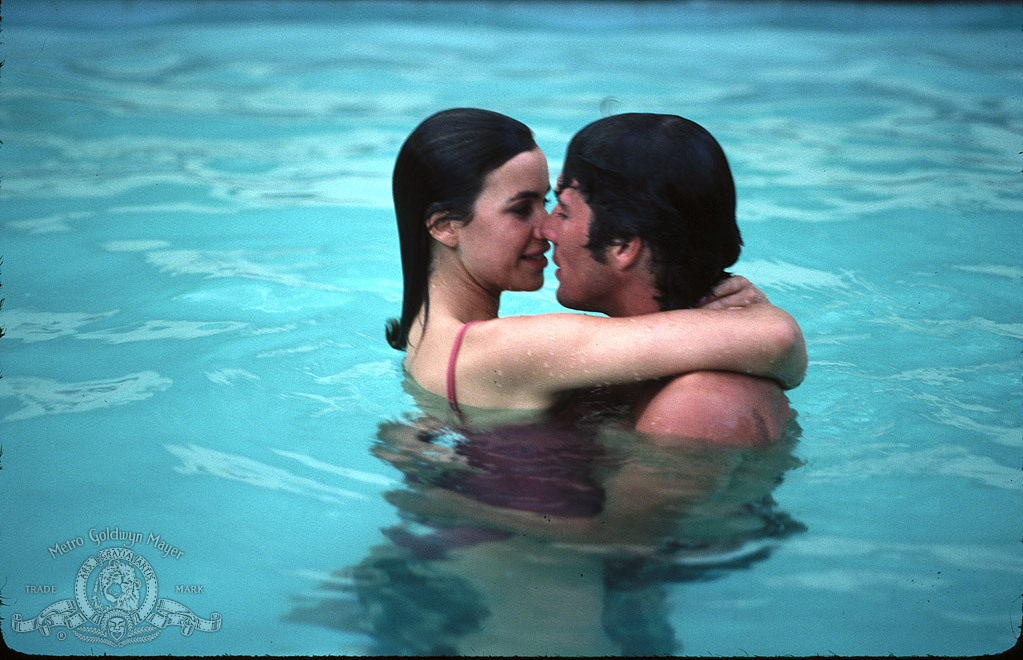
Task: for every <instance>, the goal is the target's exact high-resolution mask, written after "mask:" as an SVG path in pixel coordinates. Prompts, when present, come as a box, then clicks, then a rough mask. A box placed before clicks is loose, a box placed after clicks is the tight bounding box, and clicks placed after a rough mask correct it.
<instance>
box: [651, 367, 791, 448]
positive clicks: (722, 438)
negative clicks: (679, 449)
mask: <svg viewBox="0 0 1023 660" xmlns="http://www.w3.org/2000/svg"><path fill="white" fill-rule="evenodd" d="M635 412H636V429H637V430H638V431H642V432H644V433H648V434H652V435H655V436H659V437H661V438H662V439H663V440H664V441H666V442H669V441H670V439H669V437H671V436H674V437H678V438H697V439H703V440H710V441H713V442H720V443H722V444H729V445H744V446H749V445H761V444H766V443H769V442H771V441H773V440H775V439H776V438H777V437H778V436H779V435H780V434H781V432H782V430H783V429H784V427H785V424H786V422H787V421H788V419H789V416H790V415H791V410H790V409H789V402H788V399H787V398H786V396H785V393H784V392H783V391H782V389H781V388H780V387H779V386H778V385H777V383H775V382H774V381H772V380H769V379H766V378H757V377H754V376H746V375H743V374H736V373H727V372H722V371H699V372H694V373H689V374H683V375H682V376H677V377H676V378H674V379H672V380H670V381H668V382H667V383H665V384H663V385H662V386H660V387H658V388H655V389H653V390H651V391H650V392H648V393H647V394H646V395H645V396H644V397H642V398H641V400H640V401H639V402H637V405H636V409H635Z"/></svg>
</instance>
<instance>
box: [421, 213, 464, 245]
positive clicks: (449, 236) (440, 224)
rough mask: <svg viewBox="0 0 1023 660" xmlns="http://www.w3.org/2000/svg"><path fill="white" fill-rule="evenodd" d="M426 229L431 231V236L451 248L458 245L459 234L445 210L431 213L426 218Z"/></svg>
mask: <svg viewBox="0 0 1023 660" xmlns="http://www.w3.org/2000/svg"><path fill="white" fill-rule="evenodd" d="M426 230H427V231H429V232H430V236H433V237H434V239H436V240H437V241H439V242H441V243H443V244H444V245H446V246H448V247H449V248H453V247H457V246H458V234H457V233H456V232H455V225H454V222H453V221H452V220H451V216H450V215H449V214H447V213H444V212H443V211H438V212H436V213H431V214H430V217H428V218H427V219H426Z"/></svg>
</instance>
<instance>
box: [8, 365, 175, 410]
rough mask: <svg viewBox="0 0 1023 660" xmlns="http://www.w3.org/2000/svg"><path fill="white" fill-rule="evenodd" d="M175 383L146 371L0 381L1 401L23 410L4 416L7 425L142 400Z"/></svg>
mask: <svg viewBox="0 0 1023 660" xmlns="http://www.w3.org/2000/svg"><path fill="white" fill-rule="evenodd" d="M171 383H172V381H171V380H170V379H169V378H164V377H163V376H161V375H160V374H158V373H156V372H155V371H142V372H138V373H133V374H127V375H125V376H121V377H118V378H108V379H102V380H87V381H78V382H72V383H68V382H63V381H59V380H53V379H50V378H36V377H32V376H9V377H5V378H3V379H0V398H4V397H14V398H17V399H18V400H19V401H20V402H21V408H19V409H18V410H15V411H14V412H13V413H11V414H9V415H7V416H6V417H4V421H5V422H12V421H18V420H24V419H31V418H33V417H39V416H40V415H56V414H64V413H79V412H86V411H89V410H96V409H99V408H110V407H112V406H121V405H124V404H127V403H132V402H135V401H142V400H144V399H148V398H150V397H152V396H153V395H154V394H156V393H157V392H162V391H164V390H166V389H167V388H169V387H170V386H171Z"/></svg>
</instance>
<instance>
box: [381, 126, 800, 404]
mask: <svg viewBox="0 0 1023 660" xmlns="http://www.w3.org/2000/svg"><path fill="white" fill-rule="evenodd" d="M393 186H394V189H393V192H394V203H395V213H396V215H397V220H398V231H399V237H400V240H401V252H402V268H403V275H404V287H405V291H404V300H403V303H402V313H401V318H400V319H392V320H391V321H390V322H389V323H388V332H387V338H388V341H389V343H390V344H391V346H393V347H394V348H396V349H399V350H405V351H406V356H405V367H406V369H407V371H408V373H409V375H410V376H411V378H412V379H413V380H414V381H415V382H416V383H418V385H419V386H420V387H422V388H423V389H425V390H426V391H428V392H432V393H434V394H437V395H441V396H446V397H447V399H448V402H449V404H450V407H451V408H452V410H454V411H455V413H456V414H458V415H459V417H461V416H462V411H463V408H464V407H465V406H471V407H476V408H489V409H496V408H501V409H517V410H548V409H550V408H552V407H554V406H555V404H556V403H557V402H558V401H559V400H560V399H561V398H562V397H563V396H564V395H565V394H567V393H569V392H571V391H572V390H576V389H579V388H587V387H593V386H601V385H611V384H621V383H630V382H637V381H645V380H650V379H653V378H661V377H665V376H671V375H675V374H680V373H685V372H689V371H697V370H723V371H738V372H743V373H750V374H755V375H760V376H768V377H772V378H774V379H776V380H778V381H779V382H780V383H782V385H783V386H785V387H795V386H796V385H797V384H798V383H799V382H800V380H801V379H802V376H803V373H804V372H805V368H806V354H805V349H804V346H803V341H802V335H801V333H800V331H799V328H798V326H797V325H796V323H795V321H794V320H793V319H792V318H791V317H790V316H789V315H788V314H786V313H785V312H784V311H782V310H780V309H778V308H776V307H773V306H772V305H769V304H767V303H766V299H764V298H763V294H760V292H759V291H757V290H756V289H755V288H753V287H752V285H749V288H748V289H747V290H745V291H741V292H738V293H739V297H743V296H746V297H749V296H750V295H753V296H756V297H757V298H758V300H759V301H758V302H756V303H754V304H750V305H748V306H744V307H741V308H739V309H728V310H721V309H719V310H709V309H697V310H678V311H670V312H662V313H656V314H648V315H643V316H634V317H630V318H601V317H594V316H589V315H583V314H570V313H565V314H543V315H537V316H519V317H507V318H498V308H499V304H500V296H501V293H502V292H503V291H534V290H537V289H539V288H540V287H541V286H542V285H543V269H544V266H546V264H547V259H546V257H544V253H545V252H546V251H547V249H548V247H549V244H548V242H547V241H546V240H545V239H544V238H543V237H542V236H541V233H540V232H541V225H542V224H543V222H544V220H545V219H546V217H547V211H546V209H545V200H546V196H547V193H548V192H549V190H550V182H549V176H548V172H547V161H546V158H545V157H544V154H543V152H542V151H540V149H539V148H538V147H537V146H536V143H535V141H534V140H533V136H532V132H531V131H530V130H529V128H528V127H526V126H525V125H524V124H522V123H520V122H518V121H515V120H514V119H511V118H509V117H505V116H503V115H500V114H498V113H494V112H490V111H486V110H476V109H465V108H460V109H452V110H446V111H443V112H439V113H437V114H435V115H433V116H431V117H429V118H428V119H426V120H425V121H424V122H423V123H422V124H420V125H419V126H418V127H417V128H416V129H415V131H413V132H412V134H411V135H410V136H409V137H408V139H407V140H406V141H405V144H404V145H403V146H402V148H401V151H400V153H399V154H398V159H397V162H396V164H395V168H394V178H393ZM732 279H733V280H738V282H736V281H728V282H726V284H725V286H724V287H721V288H719V289H716V290H715V293H716V294H718V295H719V296H723V295H728V294H733V293H736V286H737V285H738V286H741V285H742V284H743V283H744V281H743V280H741V278H732ZM745 284H748V283H745ZM751 292H752V293H751Z"/></svg>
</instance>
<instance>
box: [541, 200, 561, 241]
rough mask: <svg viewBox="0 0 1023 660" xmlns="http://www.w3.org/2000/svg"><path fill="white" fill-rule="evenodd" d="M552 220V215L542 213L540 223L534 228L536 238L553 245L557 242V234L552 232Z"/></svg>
mask: <svg viewBox="0 0 1023 660" xmlns="http://www.w3.org/2000/svg"><path fill="white" fill-rule="evenodd" d="M555 208H557V207H555ZM553 218H554V215H553V213H547V212H546V211H544V214H543V218H542V219H541V220H540V223H539V224H538V225H537V226H536V227H537V230H538V231H537V233H536V234H537V237H538V238H543V239H546V240H548V241H551V242H552V243H555V242H557V238H558V235H557V232H555V230H554V219H553Z"/></svg>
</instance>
